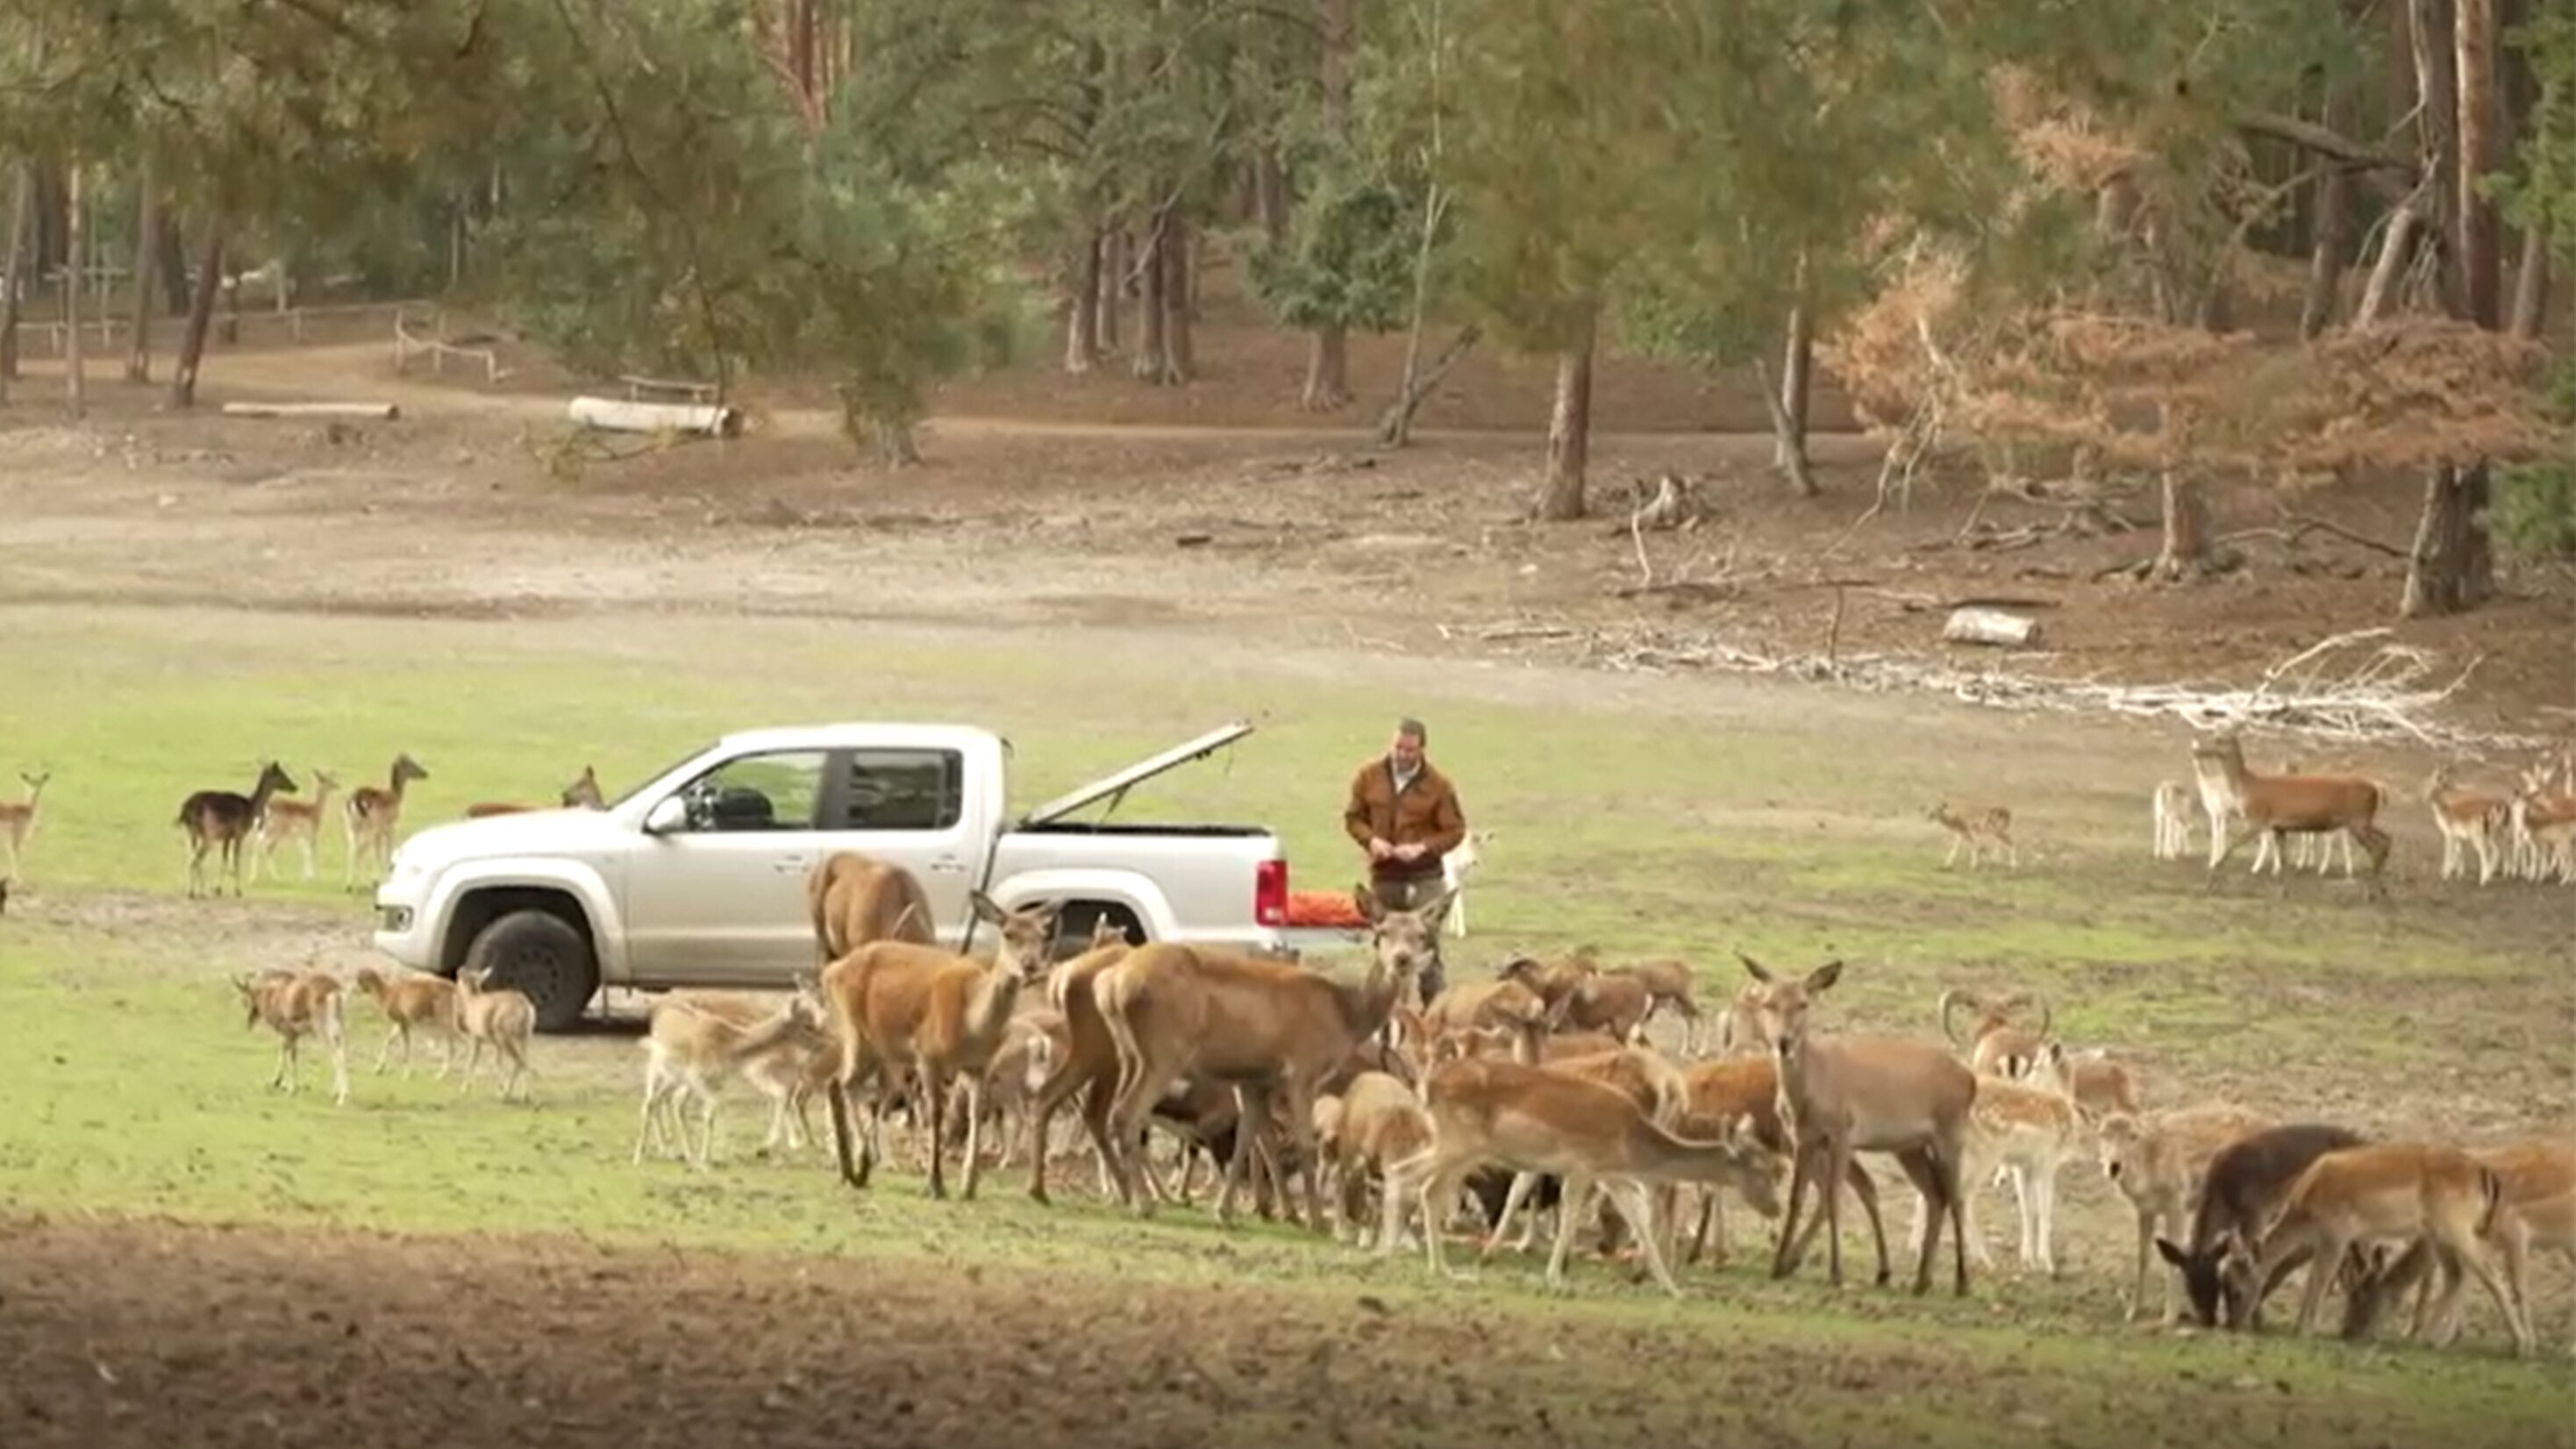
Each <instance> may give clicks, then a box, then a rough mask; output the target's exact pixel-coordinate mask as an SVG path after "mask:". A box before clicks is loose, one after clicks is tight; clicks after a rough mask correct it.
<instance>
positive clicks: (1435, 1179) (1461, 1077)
mask: <svg viewBox="0 0 2576 1449" xmlns="http://www.w3.org/2000/svg"><path fill="white" fill-rule="evenodd" d="M1422 1104H1423V1108H1424V1110H1425V1111H1426V1112H1427V1113H1428V1114H1429V1115H1430V1118H1431V1126H1432V1134H1431V1146H1430V1147H1428V1148H1427V1149H1425V1150H1423V1151H1421V1152H1418V1153H1416V1154H1414V1155H1413V1156H1411V1157H1408V1158H1406V1159H1404V1160H1402V1161H1400V1162H1398V1163H1396V1164H1395V1165H1394V1166H1393V1167H1392V1168H1390V1169H1389V1170H1388V1172H1387V1181H1386V1201H1385V1210H1384V1214H1383V1216H1382V1218H1381V1220H1380V1223H1379V1228H1378V1243H1377V1251H1378V1255H1379V1256H1381V1257H1385V1256H1390V1255H1392V1254H1393V1253H1394V1251H1395V1245H1396V1241H1397V1234H1398V1231H1399V1229H1400V1228H1401V1227H1402V1225H1403V1222H1404V1220H1405V1218H1406V1216H1407V1215H1408V1214H1410V1213H1413V1212H1416V1211H1419V1212H1420V1213H1421V1214H1422V1215H1423V1224H1422V1227H1423V1238H1424V1240H1425V1241H1426V1242H1427V1243H1428V1244H1429V1251H1430V1258H1431V1267H1432V1271H1434V1272H1436V1273H1440V1274H1442V1275H1444V1276H1446V1275H1447V1274H1448V1273H1449V1272H1450V1269H1449V1264H1448V1261H1447V1258H1446V1255H1445V1254H1444V1253H1443V1252H1442V1247H1443V1244H1444V1243H1445V1241H1446V1237H1445V1235H1444V1234H1443V1233H1442V1232H1441V1231H1440V1222H1439V1215H1440V1214H1441V1213H1443V1212H1444V1211H1445V1210H1446V1208H1447V1205H1448V1204H1449V1203H1451V1202H1453V1201H1455V1200H1456V1198H1457V1195H1458V1189H1459V1188H1460V1187H1461V1186H1462V1185H1463V1184H1464V1183H1465V1181H1466V1179H1467V1177H1468V1175H1469V1174H1471V1173H1473V1172H1474V1171H1475V1170H1476V1169H1477V1168H1479V1167H1481V1166H1484V1165H1486V1164H1488V1163H1491V1164H1494V1165H1497V1166H1501V1167H1506V1168H1510V1169H1512V1170H1514V1171H1517V1172H1520V1173H1524V1174H1544V1175H1550V1176H1555V1177H1559V1178H1562V1179H1563V1180H1564V1184H1565V1186H1564V1196H1563V1200H1562V1202H1561V1203H1560V1205H1559V1207H1558V1212H1557V1230H1556V1248H1555V1251H1554V1252H1553V1253H1551V1254H1550V1255H1549V1256H1548V1264H1547V1284H1548V1286H1549V1287H1551V1288H1555V1289H1560V1290H1561V1289H1563V1288H1564V1287H1565V1260H1566V1256H1567V1254H1568V1252H1569V1251H1570V1250H1571V1248H1572V1246H1573V1242H1574V1232H1575V1229H1576V1227H1578V1226H1579V1224H1580V1219H1581V1217H1582V1214H1581V1213H1580V1211H1578V1210H1577V1209H1578V1208H1579V1206H1580V1205H1581V1204H1583V1203H1585V1202H1587V1201H1589V1200H1590V1198H1591V1195H1592V1189H1593V1188H1594V1187H1595V1186H1598V1187H1600V1188H1601V1189H1602V1190H1603V1191H1604V1192H1606V1193H1607V1194H1608V1195H1609V1197H1610V1201H1611V1205H1612V1206H1613V1207H1614V1208H1616V1209H1617V1211H1618V1213H1619V1216H1620V1217H1621V1218H1622V1219H1624V1220H1625V1221H1626V1222H1627V1223H1628V1224H1630V1225H1631V1226H1632V1227H1633V1228H1634V1229H1635V1231H1636V1235H1637V1242H1638V1247H1639V1249H1640V1250H1641V1251H1642V1253H1643V1254H1644V1256H1645V1259H1646V1264H1647V1267H1648V1268H1649V1269H1650V1270H1651V1271H1652V1272H1653V1273H1654V1276H1655V1281H1656V1282H1658V1283H1660V1284H1662V1285H1663V1288H1664V1291H1665V1292H1667V1293H1669V1294H1671V1295H1672V1296H1673V1297H1675V1298H1679V1297H1681V1296H1682V1290H1681V1285H1680V1284H1679V1283H1676V1282H1675V1281H1673V1275H1672V1269H1671V1268H1670V1267H1669V1266H1667V1264H1666V1263H1665V1261H1664V1251H1663V1240H1664V1238H1665V1236H1666V1234H1665V1232H1664V1230H1663V1228H1662V1226H1661V1225H1660V1224H1659V1223H1658V1222H1657V1220H1656V1216H1655V1206H1654V1198H1653V1194H1651V1193H1650V1192H1649V1191H1648V1190H1647V1185H1648V1184H1649V1183H1667V1182H1676V1183H1677V1182H1694V1183H1708V1184H1713V1185H1718V1186H1724V1187H1733V1188H1735V1189H1737V1190H1738V1191H1741V1192H1743V1193H1745V1194H1746V1195H1747V1197H1748V1200H1754V1201H1762V1200H1768V1201H1771V1202H1772V1203H1773V1204H1774V1205H1775V1206H1776V1205H1777V1199H1776V1198H1772V1197H1770V1196H1769V1195H1770V1194H1771V1192H1772V1191H1773V1189H1772V1175H1771V1164H1770V1162H1769V1160H1768V1158H1767V1156H1766V1155H1765V1154H1763V1153H1762V1152H1761V1150H1760V1149H1759V1148H1755V1147H1751V1146H1748V1145H1746V1144H1745V1143H1743V1142H1742V1141H1740V1140H1738V1139H1737V1138H1736V1137H1734V1136H1732V1135H1730V1136H1728V1137H1726V1138H1723V1139H1720V1140H1718V1141H1715V1142H1697V1141H1691V1140H1688V1139H1685V1138H1681V1137H1677V1136H1675V1135H1673V1134H1672V1133H1671V1132H1670V1131H1668V1130H1666V1129H1665V1128H1663V1127H1660V1126H1658V1125H1656V1123H1655V1122H1654V1121H1653V1119H1651V1118H1649V1117H1648V1116H1647V1115H1646V1114H1645V1113H1644V1112H1642V1111H1640V1110H1639V1109H1638V1107H1637V1105H1636V1103H1635V1102H1634V1101H1632V1100H1630V1098H1629V1097H1628V1096H1627V1095H1626V1094H1624V1093H1622V1092H1620V1091H1618V1090H1617V1089H1615V1088H1612V1087H1608V1086H1604V1085H1602V1084H1601V1083H1599V1082H1595V1081H1591V1080H1587V1079H1585V1078H1583V1077H1579V1076H1575V1075H1573V1074H1571V1073H1567V1072H1562V1071H1556V1070H1551V1069H1549V1068H1546V1067H1533V1066H1527V1065H1524V1064H1522V1063H1520V1062H1513V1061H1505V1060H1501V1059H1498V1058H1494V1057H1465V1058H1461V1059H1459V1060H1457V1061H1452V1062H1444V1063H1442V1064H1441V1065H1439V1066H1438V1067H1435V1068H1433V1069H1432V1071H1431V1074H1430V1075H1429V1076H1428V1077H1426V1078H1424V1079H1423V1084H1422Z"/></svg>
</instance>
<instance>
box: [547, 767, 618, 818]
mask: <svg viewBox="0 0 2576 1449" xmlns="http://www.w3.org/2000/svg"><path fill="white" fill-rule="evenodd" d="M557 798H558V799H560V800H561V801H562V802H563V806H564V808H565V809H567V810H573V809H581V810H605V809H607V808H608V796H607V794H606V793H605V792H603V791H602V790H601V789H600V788H599V772H598V771H597V770H595V769H593V768H591V767H590V766H588V765H584V766H582V767H581V774H580V775H579V776H578V777H576V778H575V779H574V780H573V782H572V783H571V784H569V785H566V786H564V787H563V793H562V794H561V795H560V796H558V797H557Z"/></svg>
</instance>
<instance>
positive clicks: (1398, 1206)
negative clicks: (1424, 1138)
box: [1377, 1144, 1442, 1271]
mask: <svg viewBox="0 0 2576 1449" xmlns="http://www.w3.org/2000/svg"><path fill="white" fill-rule="evenodd" d="M1439 1159H1440V1149H1439V1146H1438V1145H1437V1144H1434V1145H1432V1146H1430V1147H1426V1148H1424V1149H1422V1150H1421V1151H1420V1152H1417V1153H1415V1154H1413V1155H1412V1156H1411V1157H1407V1158H1404V1159H1403V1160H1401V1161H1398V1162H1390V1163H1388V1164H1386V1172H1385V1181H1384V1182H1383V1183H1382V1184H1381V1185H1380V1188H1379V1196H1378V1233H1377V1256H1378V1257H1381V1258H1391V1257H1394V1256H1395V1240H1396V1230H1397V1228H1398V1227H1399V1226H1401V1225H1402V1223H1403V1221H1404V1217H1405V1213H1406V1208H1407V1205H1408V1204H1412V1205H1414V1206H1417V1207H1421V1208H1422V1209H1423V1215H1424V1217H1425V1219H1426V1221H1425V1223H1424V1224H1423V1236H1425V1237H1427V1238H1437V1237H1439V1236H1440V1224H1439V1222H1438V1221H1437V1220H1436V1219H1433V1218H1431V1212H1430V1208H1429V1206H1428V1201H1429V1200H1428V1197H1427V1195H1426V1194H1427V1192H1428V1189H1429V1188H1430V1187H1431V1185H1432V1180H1433V1178H1435V1177H1436V1176H1437V1175H1438V1174H1437V1172H1436V1171H1435V1169H1437V1168H1438V1166H1439ZM1428 1251H1429V1252H1430V1254H1431V1266H1432V1268H1433V1270H1434V1271H1437V1270H1438V1269H1439V1268H1440V1267H1441V1266H1442V1264H1441V1262H1440V1253H1439V1249H1438V1248H1436V1247H1434V1248H1431V1249H1428Z"/></svg>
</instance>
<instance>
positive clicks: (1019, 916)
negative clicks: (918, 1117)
mask: <svg viewBox="0 0 2576 1449" xmlns="http://www.w3.org/2000/svg"><path fill="white" fill-rule="evenodd" d="M970 900H971V901H972V903H973V905H974V909H975V916H976V919H977V920H979V921H983V922H986V923H988V924H991V925H993V926H995V927H997V928H999V930H1000V933H1001V943H1000V945H999V946H998V947H997V948H996V949H995V950H994V953H993V962H992V964H991V965H990V966H989V967H988V966H986V965H985V964H984V963H983V962H980V961H978V960H976V959H975V958H973V957H971V956H964V955H960V954H958V953H957V952H954V951H949V950H945V949H943V948H941V947H938V946H927V945H922V944H920V943H918V942H913V941H889V940H876V941H869V942H866V943H864V944H862V945H860V946H858V947H856V948H855V949H853V950H852V951H850V952H849V953H848V954H847V955H844V956H841V957H839V958H838V959H836V960H834V961H832V962H831V963H830V964H829V965H827V966H825V967H824V968H823V970H822V973H821V975H820V977H819V978H818V982H817V984H818V989H819V994H820V995H821V996H822V998H823V1002H824V1006H825V1009H826V1020H827V1021H828V1022H829V1023H830V1026H831V1031H832V1036H833V1039H834V1040H835V1042H837V1043H838V1045H839V1049H840V1067H839V1070H838V1072H837V1073H836V1074H835V1077H834V1082H833V1087H832V1090H831V1091H830V1092H829V1093H828V1094H827V1096H826V1100H827V1101H828V1102H829V1104H830V1106H831V1109H832V1140H833V1145H834V1147H835V1149H836V1150H837V1152H838V1154H839V1157H840V1164H841V1176H842V1179H843V1180H844V1181H846V1182H847V1183H849V1185H850V1186H852V1187H858V1188H864V1187H866V1186H867V1185H868V1177H869V1174H870V1172H871V1170H872V1169H873V1168H874V1166H875V1164H876V1158H877V1156H878V1150H877V1143H878V1141H879V1139H880V1138H881V1136H882V1134H883V1131H884V1119H885V1106H886V1102H887V1099H888V1096H889V1093H890V1089H891V1088H892V1087H893V1086H894V1085H895V1084H896V1083H897V1082H899V1081H902V1080H904V1079H906V1078H909V1080H910V1084H911V1088H912V1092H911V1099H912V1102H913V1105H914V1108H915V1109H916V1110H918V1111H925V1112H926V1113H927V1114H928V1116H929V1119H930V1120H929V1129H930V1189H929V1190H930V1195H931V1196H932V1197H946V1196H947V1195H948V1180H947V1177H946V1175H945V1172H944V1170H943V1168H942V1165H941V1164H942V1159H943V1158H944V1157H945V1156H946V1151H945V1148H946V1142H945V1138H946V1136H947V1133H946V1130H945V1129H946V1126H947V1121H946V1111H947V1101H948V1088H949V1084H950V1082H951V1081H953V1080H955V1079H956V1078H958V1077H959V1076H961V1075H962V1076H964V1077H965V1078H966V1080H967V1083H968V1087H969V1092H970V1102H971V1104H972V1105H971V1106H970V1107H969V1111H970V1112H971V1113H972V1115H971V1116H970V1117H969V1118H968V1123H967V1147H966V1183H965V1188H964V1195H965V1196H967V1197H973V1196H974V1195H975V1185H976V1182H977V1180H978V1178H979V1177H980V1176H981V1173H982V1167H983V1153H982V1138H981V1135H980V1129H981V1127H982V1121H983V1110H982V1107H983V1083H984V1080H985V1073H986V1072H987V1070H988V1069H989V1068H990V1067H991V1065H992V1060H993V1056H994V1053H996V1052H997V1051H999V1050H1000V1048H1001V1045H1002V1038H1003V1036H1004V1034H1005V1032H1007V1030H1008V1029H1009V1027H1010V1023H1011V1017H1012V1014H1013V1010H1014V1008H1015V1007H1016V1006H1017V1005H1018V1002H1019V994H1020V988H1021V987H1022V986H1023V985H1024V984H1025V983H1027V982H1029V981H1031V980H1034V979H1035V978H1036V977H1037V976H1038V975H1039V974H1040V973H1041V972H1043V971H1044V970H1045V969H1046V966H1047V958H1048V956H1049V954H1050V951H1051V949H1052V947H1053V945H1054V942H1055V932H1056V923H1057V919H1058V917H1059V916H1060V914H1061V913H1062V910H1063V903H1062V902H1052V901H1050V902H1039V903H1036V904H1034V905H1028V906H1022V907H1021V908H1019V909H1018V910H1013V911H1005V910H1003V909H1002V907H1001V906H1000V905H998V904H996V903H995V902H994V901H993V899H992V898H991V897H990V896H987V895H985V894H984V893H983V892H982V891H976V892H975V893H974V894H973V895H972V896H971V897H970ZM817 929H818V930H819V929H821V928H820V927H819V926H818V928H817ZM863 1078H865V1079H869V1080H871V1081H872V1082H873V1083H874V1085H875V1089H876V1091H875V1098H874V1102H873V1104H872V1106H871V1109H870V1112H869V1123H868V1136H867V1138H866V1139H865V1140H864V1141H863V1142H862V1144H861V1151H860V1155H859V1157H858V1158H857V1160H856V1161H855V1163H854V1162H853V1160H852V1157H851V1146H850V1110H851V1107H852V1105H853V1103H854V1097H853V1094H854V1093H855V1092H856V1091H857V1089H858V1085H859V1082H860V1081H861V1079H863Z"/></svg>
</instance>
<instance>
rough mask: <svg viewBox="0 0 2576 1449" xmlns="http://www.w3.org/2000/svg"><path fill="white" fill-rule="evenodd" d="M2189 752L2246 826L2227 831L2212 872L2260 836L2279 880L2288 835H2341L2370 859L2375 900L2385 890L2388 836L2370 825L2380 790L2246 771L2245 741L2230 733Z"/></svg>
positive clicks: (2350, 779)
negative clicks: (2231, 795) (2216, 778)
mask: <svg viewBox="0 0 2576 1449" xmlns="http://www.w3.org/2000/svg"><path fill="white" fill-rule="evenodd" d="M2191 753H2192V759H2193V760H2194V762H2195V763H2197V762H2202V761H2206V762H2208V763H2209V764H2211V765H2212V766H2214V767H2215V768H2216V769H2217V770H2218V771H2219V772H2220V773H2221V774H2223V775H2225V776H2226V778H2227V782H2228V786H2229V788H2230V789H2231V790H2233V791H2234V792H2235V798H2236V801H2237V807H2238V810H2239V812H2240V814H2241V815H2242V817H2243V819H2244V822H2245V823H2244V826H2243V828H2242V829H2241V830H2231V831H2228V832H2226V837H2225V841H2224V843H2223V844H2221V845H2220V847H2219V848H2218V850H2217V851H2216V852H2215V853H2214V854H2212V855H2211V857H2210V862H2209V866H2210V869H2211V870H2216V869H2217V868H2218V867H2219V866H2221V865H2224V864H2226V862H2227V858H2228V857H2229V856H2231V855H2234V854H2235V853H2236V852H2237V850H2238V849H2239V848H2241V847H2242V846H2243V845H2244V844H2245V842H2247V841H2248V840H2252V839H2254V838H2255V837H2257V836H2262V837H2264V838H2265V839H2267V840H2268V841H2269V842H2270V846H2271V850H2272V873H2273V874H2274V875H2276V876H2277V875H2279V874H2280V873H2281V855H2282V844H2283V842H2284V841H2285V840H2286V838H2287V837H2288V836H2290V835H2291V834H2293V833H2303V834H2320V833H2324V832H2327V831H2335V830H2340V831H2342V832H2344V833H2345V834H2346V835H2349V836H2351V837H2352V839H2353V840H2354V841H2356V842H2357V843H2359V844H2360V846H2361V848H2362V850H2363V852H2364V853H2366V854H2367V855H2369V857H2370V889H2371V892H2372V893H2373V894H2374V895H2376V894H2378V893H2379V892H2380V891H2381V890H2382V889H2383V888H2384V887H2383V884H2382V873H2383V872H2384V871H2385V870H2386V869H2387V866H2388V847H2389V839H2388V833H2387V832H2386V831H2384V830H2381V829H2380V828H2379V827H2378V826H2377V825H2375V824H2373V823H2372V821H2373V820H2374V819H2375V818H2376V817H2377V816H2378V814H2379V805H2380V789H2379V786H2378V785H2376V784H2374V783H2373V782H2371V781H2369V780H2364V779H2360V778H2358V777H2355V776H2349V775H2258V774H2255V773H2254V772H2253V771H2252V770H2250V769H2248V768H2247V767H2246V764H2245V746H2244V742H2243V741H2242V740H2241V739H2240V738H2239V737H2238V735H2237V732H2236V731H2234V730H2226V731H2222V732H2220V733H2218V734H2216V735H2213V736H2210V737H2209V738H2207V739H2202V740H2197V741H2194V742H2193V744H2192V747H2191Z"/></svg>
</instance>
